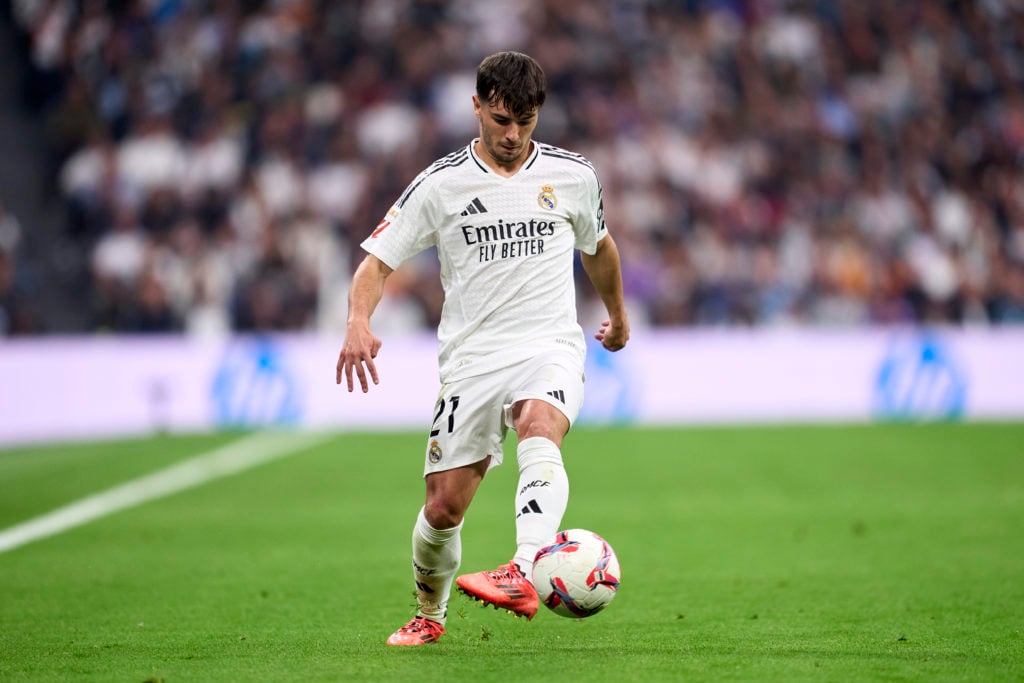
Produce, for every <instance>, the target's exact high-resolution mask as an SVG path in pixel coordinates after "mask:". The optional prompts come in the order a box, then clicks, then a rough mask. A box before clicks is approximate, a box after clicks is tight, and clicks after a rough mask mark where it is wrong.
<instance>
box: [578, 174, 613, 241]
mask: <svg viewBox="0 0 1024 683" xmlns="http://www.w3.org/2000/svg"><path fill="white" fill-rule="evenodd" d="M581 186H582V187H581V197H580V205H579V213H578V214H577V216H576V220H575V223H574V225H573V230H574V232H575V234H576V242H575V245H574V246H575V247H576V249H579V250H580V251H583V252H586V253H588V254H593V253H594V252H595V251H597V243H598V242H600V241H601V240H602V239H603V238H604V236H605V235H606V234H608V227H607V226H606V225H605V222H604V198H603V196H602V189H601V181H600V180H598V177H597V172H596V171H594V170H593V169H589V170H588V171H585V172H584V173H583V174H582V182H581Z"/></svg>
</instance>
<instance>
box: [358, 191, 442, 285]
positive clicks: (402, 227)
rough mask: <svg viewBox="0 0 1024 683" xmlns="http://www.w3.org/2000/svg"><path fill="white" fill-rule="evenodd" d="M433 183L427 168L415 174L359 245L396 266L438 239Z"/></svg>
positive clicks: (391, 266) (389, 265)
mask: <svg viewBox="0 0 1024 683" xmlns="http://www.w3.org/2000/svg"><path fill="white" fill-rule="evenodd" d="M433 194H434V193H433V191H432V183H431V182H430V181H429V180H428V179H427V177H426V172H425V171H424V173H422V174H420V175H419V176H417V177H416V179H415V180H413V181H412V183H410V184H409V186H408V187H407V188H406V189H405V191H404V192H403V193H402V196H401V197H399V199H398V201H397V202H395V204H394V205H393V206H392V207H391V208H390V209H388V212H387V213H386V214H384V218H382V219H381V221H380V223H378V224H377V227H376V228H374V230H373V232H372V233H370V236H369V237H367V238H366V239H365V240H363V242H362V244H361V245H360V246H361V247H362V248H363V249H365V250H366V251H368V252H369V253H371V254H373V255H374V256H376V257H377V258H379V259H380V260H381V261H383V262H384V263H386V264H387V265H388V267H390V268H391V269H396V268H398V267H399V266H400V265H402V264H403V263H404V262H405V261H407V260H408V259H410V258H412V257H413V256H415V255H416V254H418V253H420V252H421V251H423V250H424V249H427V248H429V247H432V246H434V244H435V243H436V240H437V227H436V226H437V221H436V220H435V219H436V216H435V215H434V214H435V212H436V208H435V206H434V203H433V201H432V200H431V198H432V195H433Z"/></svg>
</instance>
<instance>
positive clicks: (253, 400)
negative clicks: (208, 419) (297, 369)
mask: <svg viewBox="0 0 1024 683" xmlns="http://www.w3.org/2000/svg"><path fill="white" fill-rule="evenodd" d="M297 385H298V382H297V381H296V377H295V375H294V373H293V372H292V371H291V370H290V368H289V367H288V366H287V364H286V363H285V362H284V354H283V353H282V352H281V349H280V347H279V346H278V345H277V344H275V343H274V342H273V341H272V340H271V339H267V338H245V339H239V340H236V341H235V342H233V343H231V344H230V345H229V346H228V348H227V350H226V351H225V353H224V359H223V360H222V361H221V365H220V368H219V369H218V370H217V375H216V377H215V378H214V380H213V392H212V393H213V403H214V407H215V410H216V418H217V422H218V424H220V425H222V426H232V427H248V426H256V425H282V426H283V425H293V424H295V423H296V422H298V420H299V417H300V416H301V413H302V411H301V406H300V395H301V394H300V391H299V388H298V386H297Z"/></svg>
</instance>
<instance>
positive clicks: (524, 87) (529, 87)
mask: <svg viewBox="0 0 1024 683" xmlns="http://www.w3.org/2000/svg"><path fill="white" fill-rule="evenodd" d="M547 91H548V80H547V78H546V77H545V76H544V70H543V69H541V68H540V64H538V63H537V60H535V59H534V58H533V57H530V56H529V55H524V54H523V53H522V52H497V53H495V54H493V55H491V56H490V57H487V58H485V59H484V61H482V62H480V66H479V67H477V70H476V94H477V97H479V98H480V101H481V102H486V103H488V104H491V105H498V104H503V105H505V108H506V109H507V110H508V112H509V113H510V114H512V116H516V117H518V116H522V115H524V114H528V113H530V112H532V111H533V110H534V109H539V108H540V106H541V105H542V104H544V99H545V98H546V97H547V94H548V92H547Z"/></svg>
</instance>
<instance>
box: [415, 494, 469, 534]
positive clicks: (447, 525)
mask: <svg viewBox="0 0 1024 683" xmlns="http://www.w3.org/2000/svg"><path fill="white" fill-rule="evenodd" d="M464 515H465V512H464V511H463V510H460V509H458V507H457V506H455V505H452V504H451V503H450V502H449V501H446V500H430V501H427V503H426V505H424V506H423V517H424V518H425V519H426V520H427V524H429V525H430V526H432V527H434V528H435V529H451V528H452V527H456V526H458V525H459V524H461V523H462V518H463V516H464Z"/></svg>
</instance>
